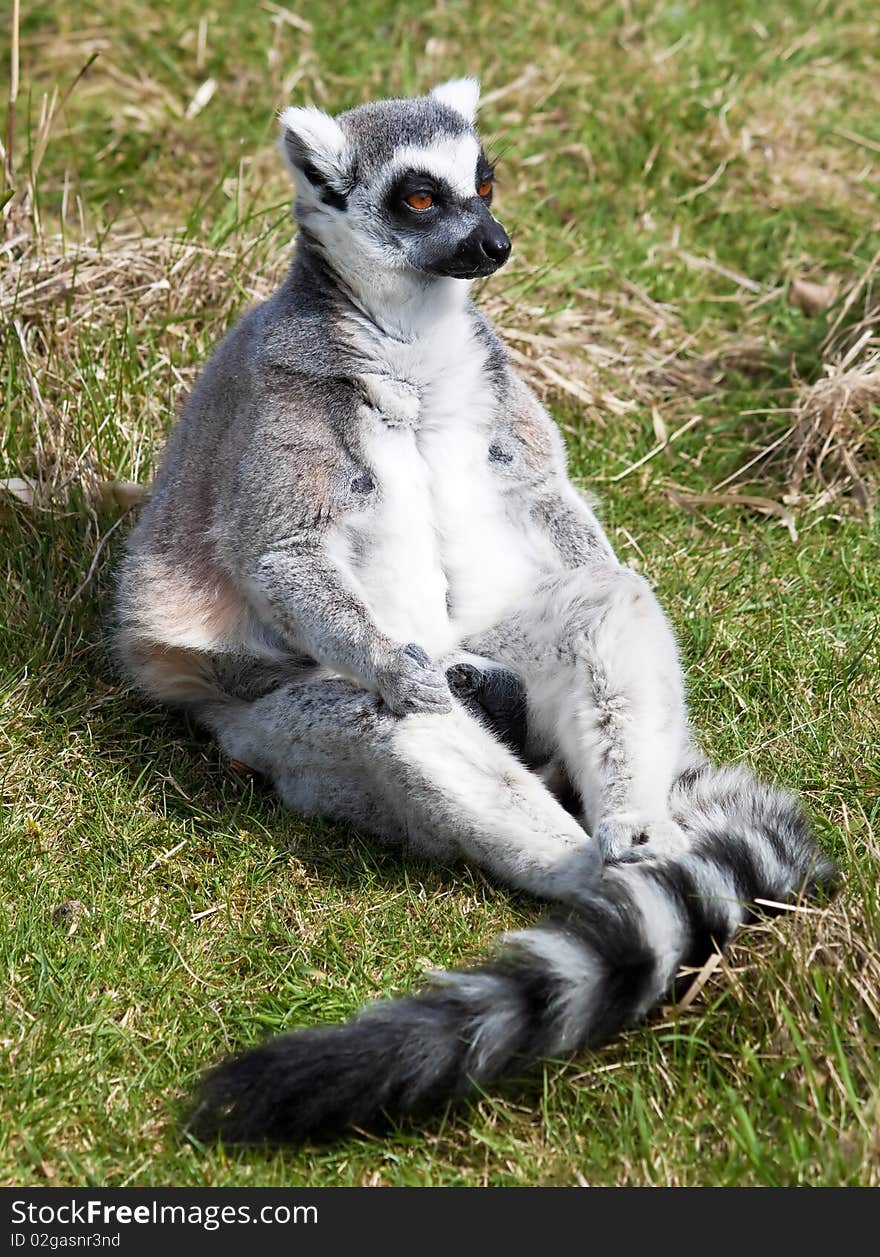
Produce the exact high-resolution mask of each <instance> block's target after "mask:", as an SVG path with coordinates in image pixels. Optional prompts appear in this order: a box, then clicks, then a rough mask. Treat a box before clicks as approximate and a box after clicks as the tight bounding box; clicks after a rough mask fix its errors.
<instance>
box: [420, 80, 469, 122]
mask: <svg viewBox="0 0 880 1257" xmlns="http://www.w3.org/2000/svg"><path fill="white" fill-rule="evenodd" d="M431 95H432V96H433V97H434V99H435V100H439V101H440V102H441V103H442V104H444V105H446V106H448V108H449V109H454V110H455V112H456V113H459V114H461V116H462V117H463V118H464V119H465V120H466V121H467V122H471V123H472V122H473V120H474V118H475V117H476V116H477V105H478V104H479V102H480V80H479V79H450V80H449V82H448V83H440V84H439V86H437V87H435V88H434V90H433V91H432V92H431Z"/></svg>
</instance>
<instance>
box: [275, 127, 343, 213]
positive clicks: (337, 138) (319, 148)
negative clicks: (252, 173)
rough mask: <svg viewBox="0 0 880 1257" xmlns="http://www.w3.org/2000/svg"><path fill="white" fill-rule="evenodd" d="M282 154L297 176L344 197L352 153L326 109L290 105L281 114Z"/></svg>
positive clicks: (340, 130)
mask: <svg viewBox="0 0 880 1257" xmlns="http://www.w3.org/2000/svg"><path fill="white" fill-rule="evenodd" d="M278 122H279V125H280V128H281V140H280V143H281V151H282V153H283V154H284V158H285V160H286V162H287V164H288V165H289V166H290V168H291V170H292V171H293V173H294V174H301V175H305V177H306V178H307V179H308V181H309V182H310V183H311V184H312V185H313V186H315V187H316V188H326V189H329V190H330V191H331V192H333V193H337V194H340V195H342V196H344V195H345V193H346V192H347V191H348V188H349V183H350V175H351V152H350V149H349V144H348V141H347V140H346V138H345V133H344V132H343V130H342V127H340V125H339V123H338V122H337V121H336V119H335V118H331V117H330V115H329V114H328V113H324V111H323V110H322V109H314V108H311V107H309V108H304V107H295V106H292V105H291V106H289V107H288V108H287V109H284V110H283V111H282V112H281V114H280V115H279V118H278Z"/></svg>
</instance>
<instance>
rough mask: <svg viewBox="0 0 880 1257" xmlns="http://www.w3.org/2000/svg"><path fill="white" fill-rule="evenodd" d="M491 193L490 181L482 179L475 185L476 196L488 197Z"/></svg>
mask: <svg viewBox="0 0 880 1257" xmlns="http://www.w3.org/2000/svg"><path fill="white" fill-rule="evenodd" d="M491 191H492V180H491V179H484V180H483V182H482V183H478V184H477V196H488V195H489V193H490V192H491Z"/></svg>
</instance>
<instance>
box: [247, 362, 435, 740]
mask: <svg viewBox="0 0 880 1257" xmlns="http://www.w3.org/2000/svg"><path fill="white" fill-rule="evenodd" d="M350 404H351V403H350V399H349V396H348V394H347V393H346V392H345V391H344V390H341V389H340V388H339V387H338V386H336V385H332V384H331V385H327V384H325V385H324V386H323V392H322V391H321V390H320V388H319V387H316V386H315V385H314V384H312V385H310V386H309V391H308V392H307V391H306V386H304V385H303V384H302V383H301V382H300V381H298V380H295V381H294V382H293V383H292V384H289V385H288V387H287V391H286V392H285V393H284V394H282V395H280V396H278V395H272V394H269V396H268V397H267V398H265V399H264V400H263V405H262V406H261V409H260V418H259V420H258V423H257V428H256V431H255V432H253V433H251V434H249V436H248V439H247V442H246V444H245V445H244V448H242V449H240V450H239V452H238V455H237V457H236V458H235V459H234V460H233V461H232V462H231V466H232V467H233V468H234V477H233V478H231V479H230V480H228V481H227V482H226V483H225V485H224V486H223V489H222V493H223V496H224V497H225V499H226V501H227V502H229V503H230V504H231V509H230V508H227V510H226V513H225V518H226V520H228V525H227V527H226V528H225V529H224V536H223V550H224V552H225V554H226V556H227V561H228V562H229V564H230V565H231V566H232V567H233V569H234V570H235V573H236V575H237V578H238V582H239V583H240V584H241V585H242V586H243V587H244V589H245V590H246V591H247V593H248V596H249V598H250V600H251V602H252V604H253V606H254V607H255V609H256V611H257V614H258V615H259V616H260V618H261V619H263V620H264V621H266V622H268V623H269V624H271V626H272V628H273V629H274V630H275V631H276V632H277V633H278V634H280V636H281V637H282V639H283V640H284V642H285V643H286V644H287V646H288V647H289V648H290V649H291V650H293V651H296V652H297V653H301V654H307V655H309V656H310V657H311V658H313V659H315V660H316V661H317V662H318V663H320V664H322V665H323V666H324V667H327V668H330V669H332V670H333V671H335V672H340V673H342V674H343V675H345V676H349V677H351V678H352V679H354V680H356V681H358V682H360V684H362V685H363V686H365V688H367V689H372V690H376V691H378V693H379V694H381V696H382V698H384V700H385V701H386V703H387V704H388V706H389V707H390V708H391V710H392V711H394V712H395V713H397V714H398V715H402V714H404V713H406V712H413V711H446V710H448V709H449V708H450V706H451V697H450V693H449V687H448V685H447V683H446V679H445V677H444V676H443V674H442V672H440V671H438V670H437V669H436V668H434V666H433V665H432V663H431V661H430V660H429V658H428V656H427V655H426V653H425V652H424V650H422V649H421V647H420V646H419V645H418V643H415V642H399V641H395V640H393V639H392V638H390V637H389V636H388V635H387V634H386V633H384V632H383V631H382V630H381V629H380V627H379V626H378V625H377V624H376V621H375V619H374V617H373V615H372V613H371V611H370V609H369V607H368V606H367V603H366V599H365V598H364V596H363V594H362V592H361V591H360V589H359V587H358V583H357V579H356V577H354V576H353V575H352V574H351V573H349V572H347V571H346V569H345V568H344V567H343V565H342V564H341V563H340V562H338V561H337V560H336V558H335V557H334V554H333V551H332V547H331V538H332V536H333V531H334V526H335V525H338V524H339V523H340V521H341V520H342V519H343V518H344V516H345V515H346V513H347V512H348V511H351V510H357V509H362V506H363V487H362V483H361V482H362V481H363V479H364V473H363V468H362V467H359V466H358V463H357V460H356V459H354V458H353V457H352V455H351V454H350V452H349V451H348V450H347V448H346V446H345V444H344V441H343V439H342V438H341V437H340V436H339V434H338V433H337V432H336V431H335V430H334V429H333V428H332V426H331V425H330V423H329V422H328V419H327V413H328V411H329V410H330V409H331V407H332V408H335V410H336V413H337V414H338V415H340V416H342V418H343V419H344V418H345V408H346V406H348V405H350ZM367 479H369V478H368V477H367Z"/></svg>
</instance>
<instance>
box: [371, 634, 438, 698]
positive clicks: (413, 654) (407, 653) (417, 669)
mask: <svg viewBox="0 0 880 1257" xmlns="http://www.w3.org/2000/svg"><path fill="white" fill-rule="evenodd" d="M378 682H379V693H380V694H381V695H382V697H383V698H384V700H385V702H386V703H387V704H388V706H389V707H390V708H391V710H392V711H393V712H394V714H395V715H396V716H408V715H413V714H415V713H416V712H425V713H428V712H431V713H436V714H442V713H443V712H448V711H451V710H452V695H451V694H450V692H449V685H448V683H447V681H446V677H445V676H444V675H443V673H442V672H441V671H440V670H439V669H438V668H435V667H434V665H433V663H432V662H431V660H430V659H429V658H428V656H427V654H426V653H425V652H424V650H422V648H421V646H418V645H417V644H416V643H415V642H410V643H409V644H408V645H407V646H401V647H400V649H399V650H397V651H395V653H394V655H393V656H392V658H391V659H390V660H389V662H388V663H387V664H386V665H385V666H384V667H383V668H381V669H380V670H379V673H378Z"/></svg>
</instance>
